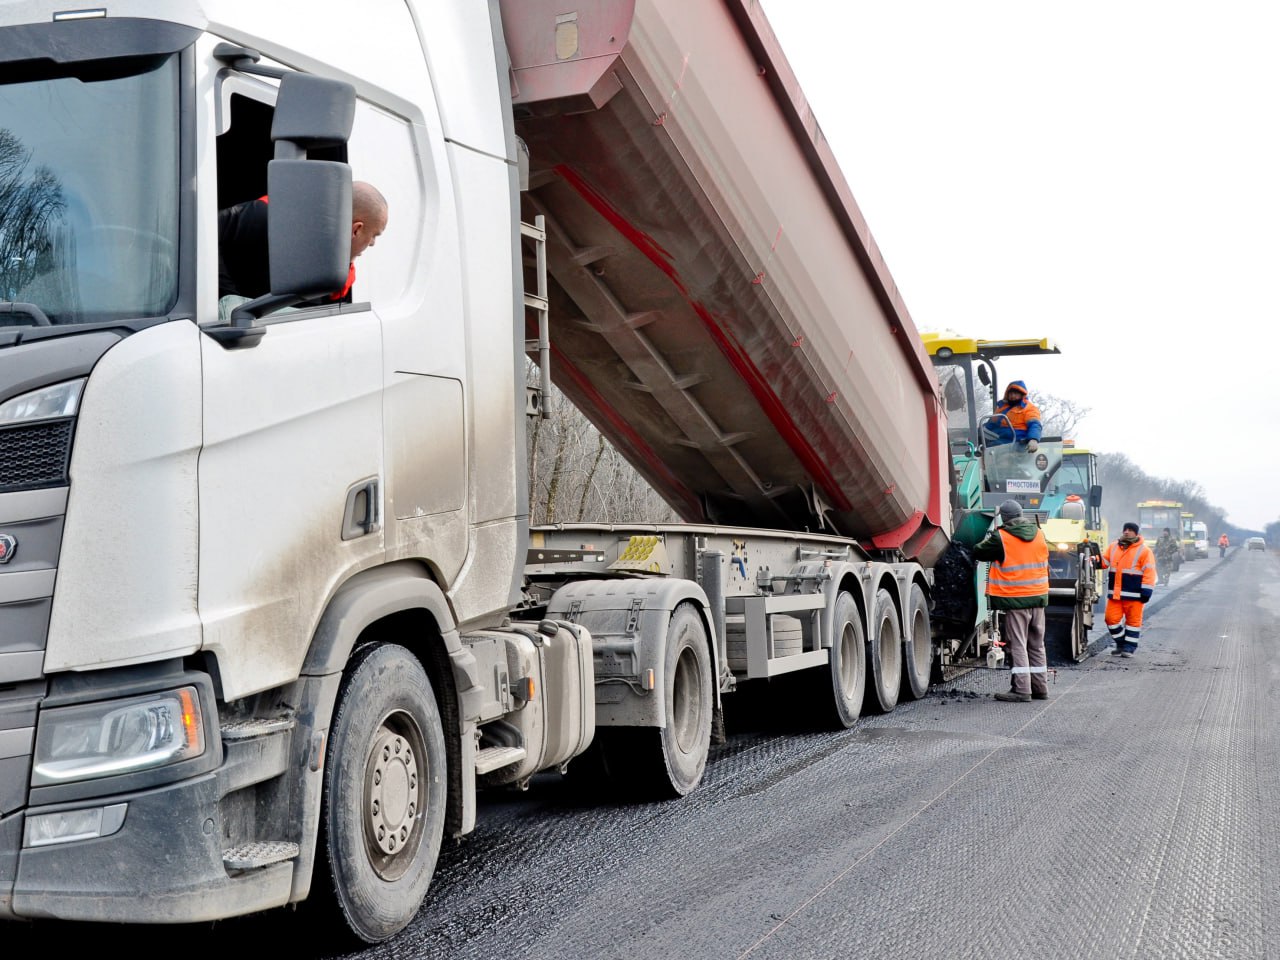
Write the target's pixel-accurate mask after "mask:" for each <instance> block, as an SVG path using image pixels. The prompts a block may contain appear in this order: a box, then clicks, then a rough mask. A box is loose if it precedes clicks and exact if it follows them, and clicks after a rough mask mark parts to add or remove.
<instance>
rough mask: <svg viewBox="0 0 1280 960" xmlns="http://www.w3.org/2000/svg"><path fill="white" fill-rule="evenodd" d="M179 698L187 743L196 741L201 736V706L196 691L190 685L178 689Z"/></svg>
mask: <svg viewBox="0 0 1280 960" xmlns="http://www.w3.org/2000/svg"><path fill="white" fill-rule="evenodd" d="M178 700H179V701H181V703H182V729H183V730H184V731H186V736H187V743H194V742H195V741H196V740H197V739H199V738H200V707H199V705H198V704H197V703H196V693H195V691H194V690H192V689H191V688H190V687H183V688H182V689H181V690H179V691H178Z"/></svg>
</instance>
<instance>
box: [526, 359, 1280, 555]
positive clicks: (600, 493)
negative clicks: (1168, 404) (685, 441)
mask: <svg viewBox="0 0 1280 960" xmlns="http://www.w3.org/2000/svg"><path fill="white" fill-rule="evenodd" d="M536 376H537V373H536V368H534V367H532V365H531V366H530V369H529V381H528V382H529V383H530V385H532V384H533V383H534V382H535V381H536ZM1036 399H1037V402H1038V404H1039V406H1040V410H1041V416H1042V418H1043V423H1044V432H1045V435H1046V436H1062V437H1068V438H1070V437H1073V436H1074V435H1075V433H1076V430H1077V428H1078V426H1079V425H1080V422H1081V421H1082V420H1083V419H1084V417H1085V416H1086V415H1087V414H1088V413H1089V408H1088V407H1084V406H1081V405H1080V404H1078V403H1075V402H1074V401H1071V400H1067V399H1064V398H1061V397H1054V396H1052V395H1042V396H1039V397H1037V398H1036ZM550 400H551V408H552V409H551V413H552V415H551V418H550V419H548V420H543V419H541V418H534V419H532V420H530V421H529V430H528V433H527V446H528V462H529V512H530V518H531V521H532V522H533V523H535V524H542V523H579V522H599V523H625V522H644V523H674V522H677V521H678V520H679V519H680V518H679V517H678V516H677V515H676V513H675V511H674V510H672V509H671V507H670V506H669V505H668V504H667V503H666V502H665V501H664V500H663V499H662V498H661V497H660V496H659V495H658V493H657V492H656V491H655V490H654V489H653V488H652V487H650V486H649V484H648V483H646V482H645V480H644V478H643V477H641V476H640V474H639V473H637V472H636V470H635V469H634V468H633V467H632V466H631V464H629V463H628V462H627V461H626V460H625V459H624V458H623V456H622V455H621V454H620V453H619V452H618V451H617V449H616V448H614V446H613V445H612V444H611V443H609V441H608V440H607V439H605V437H604V435H603V434H601V433H600V431H599V430H597V429H596V428H595V427H594V426H593V425H592V424H591V422H590V421H589V420H588V419H587V418H586V416H585V415H584V414H583V413H582V411H580V410H578V408H577V407H575V406H574V405H573V404H572V403H570V402H569V400H568V399H567V398H566V397H565V396H564V394H562V393H561V392H560V391H559V390H558V389H556V388H555V387H554V386H553V387H552V388H551V395H550ZM1098 482H1099V483H1100V484H1101V485H1102V513H1103V516H1104V517H1105V518H1106V520H1107V524H1108V527H1109V529H1110V532H1111V533H1112V534H1118V533H1119V531H1120V528H1121V526H1122V525H1123V524H1124V523H1125V522H1126V521H1128V520H1134V521H1136V520H1137V519H1138V510H1137V504H1138V503H1139V502H1140V501H1143V500H1175V501H1177V502H1179V503H1181V504H1182V505H1183V506H1182V509H1183V510H1184V511H1186V512H1188V513H1193V514H1195V517H1196V519H1197V520H1202V521H1204V523H1205V525H1206V526H1207V527H1208V530H1209V538H1210V540H1217V538H1218V535H1219V534H1221V533H1226V534H1227V536H1228V537H1230V538H1231V541H1232V543H1240V542H1242V540H1243V538H1245V537H1247V536H1251V535H1256V534H1258V533H1259V531H1256V530H1246V529H1243V528H1241V527H1237V526H1235V525H1234V524H1232V523H1230V522H1229V521H1228V520H1227V514H1226V511H1225V510H1223V509H1222V508H1221V507H1218V506H1216V505H1215V504H1213V503H1211V502H1209V499H1208V496H1207V495H1206V494H1205V491H1204V488H1203V487H1202V486H1201V485H1200V484H1199V483H1197V482H1196V481H1194V480H1174V479H1170V478H1168V477H1157V476H1154V475H1153V474H1150V473H1148V472H1147V471H1146V470H1144V469H1143V468H1142V467H1140V466H1139V465H1138V464H1136V463H1134V462H1133V461H1132V460H1131V459H1130V458H1129V457H1128V456H1127V455H1126V454H1123V453H1099V455H1098ZM1266 536H1267V539H1268V541H1270V542H1272V543H1277V544H1280V520H1277V521H1276V522H1275V523H1272V524H1269V525H1268V526H1267V530H1266Z"/></svg>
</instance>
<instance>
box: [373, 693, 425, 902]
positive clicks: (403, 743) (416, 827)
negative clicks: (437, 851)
mask: <svg viewBox="0 0 1280 960" xmlns="http://www.w3.org/2000/svg"><path fill="white" fill-rule="evenodd" d="M428 774H429V771H428V769H427V751H426V748H425V745H424V743H423V738H422V732H421V731H420V730H419V729H418V725H417V723H416V722H415V721H414V719H413V718H412V717H411V716H410V715H409V714H407V713H404V712H401V711H397V712H395V713H392V714H389V715H388V716H387V717H386V718H385V719H384V720H383V721H382V723H381V724H380V725H379V726H378V729H377V731H376V732H375V733H374V735H373V739H372V741H371V742H370V746H369V759H368V761H367V762H366V764H365V778H364V836H365V851H366V853H367V854H368V856H369V863H370V864H371V865H372V867H373V869H374V872H375V873H377V874H378V876H380V877H381V878H382V879H383V880H388V881H393V880H399V879H400V878H401V877H403V876H404V874H405V872H406V871H407V870H408V869H409V867H410V865H412V863H413V859H414V856H415V855H416V854H417V852H418V847H419V846H420V844H421V843H422V832H423V831H422V829H421V828H420V824H421V822H422V813H423V810H422V806H423V802H424V799H425V797H426V785H427V783H428Z"/></svg>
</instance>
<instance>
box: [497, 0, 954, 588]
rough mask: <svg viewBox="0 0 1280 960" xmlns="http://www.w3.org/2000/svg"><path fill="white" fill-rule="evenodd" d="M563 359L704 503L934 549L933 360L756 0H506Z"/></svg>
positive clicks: (944, 500)
mask: <svg viewBox="0 0 1280 960" xmlns="http://www.w3.org/2000/svg"><path fill="white" fill-rule="evenodd" d="M501 8H502V20H503V29H504V32H505V34H506V41H507V46H508V50H509V51H510V56H511V60H512V64H511V66H512V74H511V75H512V95H513V98H514V102H515V123H516V132H517V134H518V135H519V136H520V137H522V138H523V139H524V141H525V142H526V143H527V145H528V147H529V152H530V158H531V161H530V162H531V174H530V190H529V192H528V193H527V194H526V197H527V199H526V208H525V210H524V216H525V219H527V220H528V219H532V218H533V217H534V216H536V215H538V214H542V215H543V216H545V217H546V225H547V233H548V239H547V257H548V273H549V274H550V277H551V316H552V336H551V344H552V360H551V363H552V376H553V379H554V381H555V382H556V384H557V385H558V386H559V387H561V388H562V389H563V390H564V392H565V393H566V394H567V395H568V396H569V397H570V399H571V400H572V401H573V402H574V403H575V404H576V405H577V406H579V407H580V408H581V409H582V410H583V412H584V413H585V414H586V415H587V416H588V417H589V418H590V419H591V421H592V422H593V423H594V424H595V425H596V426H597V427H598V428H599V429H600V430H601V431H602V432H603V433H604V434H605V435H606V436H608V437H609V439H610V440H611V441H612V442H613V443H614V444H615V445H616V446H617V447H618V448H619V449H620V450H621V451H622V452H623V454H624V455H625V456H626V457H627V458H628V459H629V460H630V461H631V463H633V464H634V465H635V466H636V467H637V468H638V469H639V470H640V472H641V473H642V474H643V475H644V476H645V477H646V479H647V480H648V481H649V482H650V483H651V484H653V486H654V487H656V488H657V489H658V490H659V491H660V492H661V493H662V494H663V496H664V497H665V498H666V499H667V500H668V502H670V503H671V504H672V505H673V507H674V508H675V509H676V510H677V511H678V512H679V513H680V515H681V516H682V517H683V518H684V519H685V520H688V521H693V522H709V523H720V524H736V525H744V526H755V527H772V528H778V529H788V530H795V531H805V530H811V531H828V532H835V533H838V534H841V535H843V536H847V537H852V538H856V539H857V540H859V541H861V542H862V543H863V544H864V545H865V546H867V547H871V548H880V549H892V548H901V549H902V550H903V552H904V553H905V554H906V555H907V556H909V557H914V558H918V559H919V560H921V561H922V562H924V563H926V564H929V563H932V561H933V560H934V559H935V558H936V557H937V556H938V555H939V554H940V553H941V551H942V550H943V549H944V548H945V546H946V542H947V536H946V533H945V531H946V530H948V529H949V516H948V510H949V506H948V497H947V487H946V485H947V483H948V473H947V470H948V468H947V463H948V460H947V456H946V449H945V437H946V430H945V420H943V418H942V413H941V406H940V403H939V400H938V388H937V381H936V379H935V376H934V374H933V371H932V369H931V366H930V364H929V361H928V357H927V355H926V353H925V351H924V349H923V347H922V346H921V343H920V339H919V336H918V334H917V332H916V330H915V327H914V326H913V324H912V322H911V318H910V316H909V315H908V313H907V310H906V307H905V306H904V304H903V302H902V299H901V298H900V296H899V295H898V291H897V290H896V288H895V287H894V284H893V280H892V278H891V277H890V276H889V272H888V270H887V269H886V267H885V265H884V263H883V261H882V260H881V258H880V255H879V251H878V250H877V249H876V246H875V242H874V241H873V240H872V238H871V235H870V233H869V231H868V230H867V225H866V223H865V222H864V220H863V218H862V215H861V213H860V212H859V210H858V208H857V205H856V204H855V203H854V200H853V197H852V195H851V194H850V192H849V188H848V186H847V185H846V183H845V181H844V179H843V177H842V176H841V174H840V171H839V169H838V167H837V166H836V163H835V161H834V159H833V157H832V154H831V151H830V149H829V148H828V146H827V143H826V141H825V140H824V139H823V137H822V133H821V131H820V130H819V129H818V126H817V124H816V122H815V121H814V118H813V117H812V115H811V114H810V112H809V109H808V106H807V104H806V102H805V100H804V97H803V95H802V93H801V92H800V89H799V86H798V84H797V83H796V80H795V77H794V76H793V74H792V73H791V70H790V68H789V66H788V65H787V62H786V60H785V58H784V57H783V55H782V52H781V49H780V47H779V46H778V43H777V41H776V39H775V38H774V36H773V34H772V31H771V30H770V29H769V26H768V24H767V22H766V21H765V19H764V17H763V14H762V13H761V12H760V10H759V8H758V6H757V5H756V4H754V3H751V2H749V0H637V2H629V0H615V2H608V3H606V2H602V0H596V2H581V3H578V4H576V5H575V4H567V3H564V2H563V0H501Z"/></svg>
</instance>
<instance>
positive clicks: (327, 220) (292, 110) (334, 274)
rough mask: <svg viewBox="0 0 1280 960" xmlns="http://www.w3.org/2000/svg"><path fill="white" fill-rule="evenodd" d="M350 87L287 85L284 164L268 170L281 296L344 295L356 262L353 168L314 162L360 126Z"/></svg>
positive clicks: (317, 82) (280, 136) (288, 80)
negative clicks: (311, 156) (309, 155)
mask: <svg viewBox="0 0 1280 960" xmlns="http://www.w3.org/2000/svg"><path fill="white" fill-rule="evenodd" d="M355 112H356V91H355V88H354V87H353V86H351V84H349V83H343V82H342V81H339V80H328V79H326V78H324V77H315V76H311V75H310V74H306V73H287V74H285V75H284V76H283V77H282V78H281V79H280V95H279V96H278V97H277V98H276V109H275V114H274V116H273V117H272V120H271V139H272V140H273V141H274V142H275V148H276V151H275V152H276V158H275V159H274V160H272V161H271V162H270V163H269V164H267V195H268V196H269V197H270V198H271V200H270V202H269V203H268V206H267V232H268V237H269V240H268V244H269V255H270V258H271V293H272V295H273V296H290V295H298V296H303V297H316V296H322V295H324V294H326V293H333V292H334V291H336V290H341V289H342V287H343V286H344V285H345V284H346V281H347V268H348V266H349V264H350V261H351V168H350V167H349V166H347V165H346V164H345V163H338V162H335V161H331V160H307V159H306V151H307V150H308V149H309V148H313V147H335V146H341V145H343V144H345V143H346V142H347V139H348V138H349V137H350V136H351V125H352V123H353V122H354V121H355Z"/></svg>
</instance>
